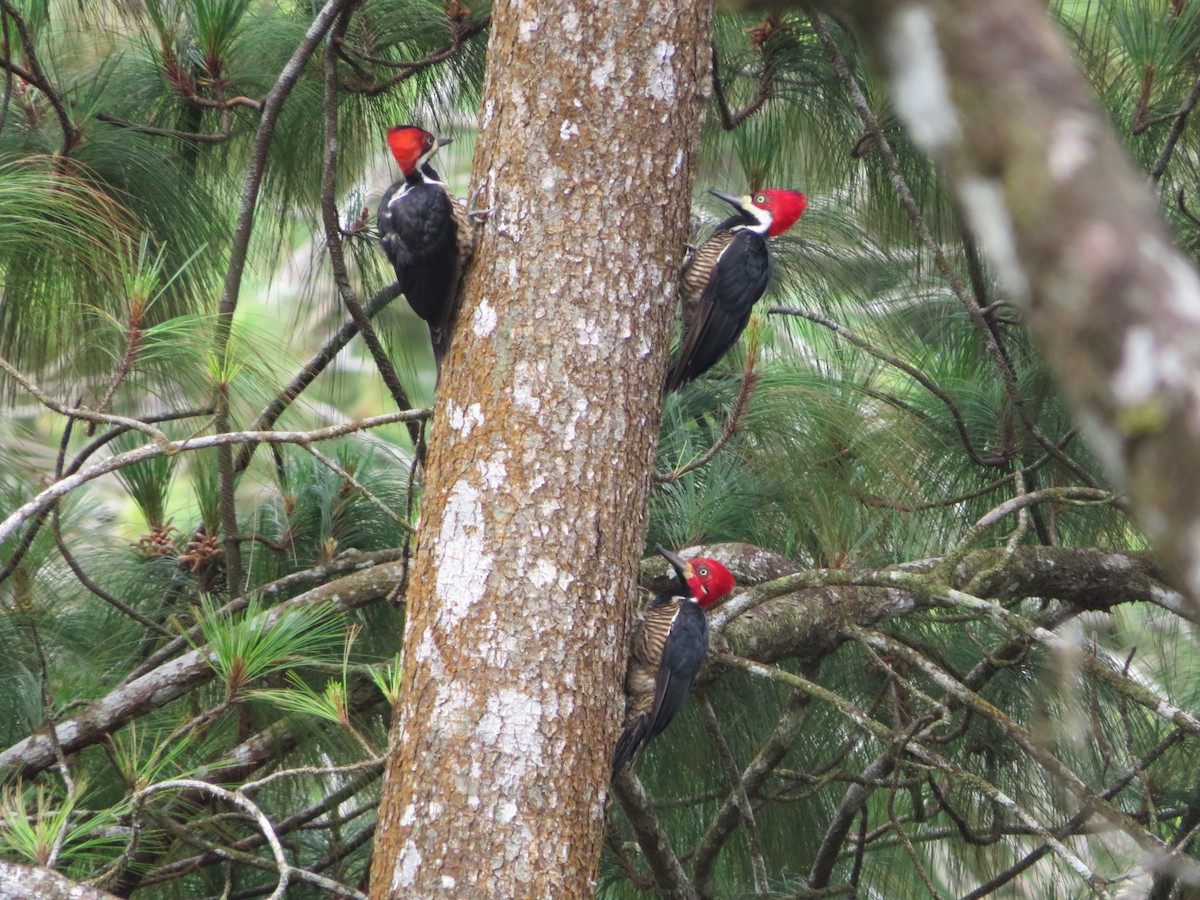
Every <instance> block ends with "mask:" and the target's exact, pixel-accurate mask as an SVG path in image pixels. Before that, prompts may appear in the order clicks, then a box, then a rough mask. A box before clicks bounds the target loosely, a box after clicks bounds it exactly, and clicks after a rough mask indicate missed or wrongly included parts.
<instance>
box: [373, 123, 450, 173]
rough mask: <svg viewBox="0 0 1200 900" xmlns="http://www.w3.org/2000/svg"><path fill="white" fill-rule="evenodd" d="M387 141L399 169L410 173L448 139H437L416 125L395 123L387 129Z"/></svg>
mask: <svg viewBox="0 0 1200 900" xmlns="http://www.w3.org/2000/svg"><path fill="white" fill-rule="evenodd" d="M387 142H388V146H389V147H390V148H391V150H392V156H394V157H396V162H397V164H399V166H400V171H401V172H403V173H404V174H405V175H410V174H412V172H413V171H415V170H416V168H417V167H418V166H420V165H421V163H423V162H425V160H427V159H428V158H429V157H430V156H432V155H433V153H434V151H435V150H437V148H438V147H441V146H444V145H445V144H448V143H450V139H449V138H443V139H438V138H436V137H434V136H433V135H432V134H430V133H429V132H428V131H426V130H425V129H424V128H418V127H417V126H416V125H397V126H395V127H394V128H389V129H388V133H387Z"/></svg>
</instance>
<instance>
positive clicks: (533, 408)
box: [512, 362, 542, 415]
mask: <svg viewBox="0 0 1200 900" xmlns="http://www.w3.org/2000/svg"><path fill="white" fill-rule="evenodd" d="M530 380H531V378H530V372H529V364H528V363H525V362H519V363H517V366H516V369H515V370H514V371H513V388H512V397H513V402H514V403H515V404H516V405H517V407H518V408H520V409H523V410H525V411H526V412H530V413H533V414H534V415H537V414H538V413H539V412H541V409H542V400H541V398H540V397H538V396H537V395H536V394H534V392H533V391H532V390H531V389H530V386H529V385H530Z"/></svg>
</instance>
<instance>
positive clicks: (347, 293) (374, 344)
mask: <svg viewBox="0 0 1200 900" xmlns="http://www.w3.org/2000/svg"><path fill="white" fill-rule="evenodd" d="M352 9H353V7H352V6H348V7H346V8H345V9H344V10H343V11H342V13H341V15H339V16H338V18H337V21H336V22H334V24H333V28H331V29H330V31H329V41H328V46H327V48H326V53H325V103H324V111H325V112H324V123H325V155H324V159H323V161H322V169H321V222H322V224H323V225H324V227H325V249H326V250H327V251H328V252H329V263H330V266H331V268H332V269H333V281H334V284H336V285H337V290H338V294H339V296H341V298H342V303H343V304H344V305H345V307H346V311H347V312H349V313H350V317H351V318H352V319H353V320H354V324H355V325H357V326H358V330H359V333H360V334H362V337H363V342H364V343H365V344H366V345H367V349H368V350H370V351H371V358H372V359H373V360H375V368H377V369H378V370H379V374H380V376H381V377H382V378H383V383H384V384H385V385H387V389H388V390H389V391H390V392H391V395H392V400H393V401H394V402H395V404H396V408H397V409H408V408H409V407H411V406H412V403H411V402H410V401H409V399H408V393H407V392H406V391H405V390H404V385H402V384H401V383H400V376H399V375H397V374H396V367H395V366H393V365H392V360H391V358H390V357H389V356H388V355H387V351H385V350H384V349H383V345H382V344H381V343H380V342H379V338H378V337H376V335H375V329H374V328H372V327H371V320H370V319H369V318H368V317H367V314H366V313H365V312H364V311H363V308H362V304H360V303H359V302H358V295H357V294H356V293H355V291H354V288H353V287H352V286H351V284H350V273H349V271H348V270H347V269H346V258H345V256H344V255H343V253H342V229H341V225H340V223H339V222H338V210H337V201H336V199H335V198H334V192H335V191H336V190H337V160H338V77H337V63H338V54H337V52H336V50H337V46H338V45H339V44H340V43H341V41H342V37H343V36H344V35H345V33H346V27H347V26H348V25H349V24H350V16H351V11H352ZM408 434H409V437H411V438H412V442H413V446H414V447H416V446H417V445H418V443H419V442H420V439H421V426H420V424H419V423H417V422H409V423H408Z"/></svg>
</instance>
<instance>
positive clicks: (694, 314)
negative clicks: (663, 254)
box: [664, 191, 808, 393]
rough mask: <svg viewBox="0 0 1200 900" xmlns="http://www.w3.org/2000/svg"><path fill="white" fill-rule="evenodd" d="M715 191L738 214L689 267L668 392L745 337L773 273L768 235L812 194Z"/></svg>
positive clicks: (784, 225) (791, 219)
mask: <svg viewBox="0 0 1200 900" xmlns="http://www.w3.org/2000/svg"><path fill="white" fill-rule="evenodd" d="M709 193H710V194H712V195H714V196H716V197H720V198H721V199H722V200H724V201H725V202H726V203H729V204H730V205H732V206H733V208H734V209H735V210H737V213H736V215H733V216H730V217H729V218H728V219H726V220H725V221H724V222H722V223H721V224H720V225H718V226H717V230H716V231H715V232H714V233H713V235H712V236H711V237H710V238H709V239H708V240H706V241H705V242H704V243H703V244H701V245H700V246H699V247H698V248H697V249H696V251H695V252H694V253H692V255H691V257H690V258H689V259H688V261H687V263H686V264H685V265H684V267H683V279H682V281H683V286H682V294H683V333H682V337H681V338H680V344H679V353H678V355H677V356H676V358H675V360H674V361H673V362H672V363H671V367H670V369H668V371H667V381H666V386H665V388H664V391H665V392H666V393H670V392H671V391H675V390H678V389H679V388H680V387H681V386H682V385H684V384H686V383H687V382H689V381H691V380H692V379H693V378H695V377H696V376H698V375H701V374H703V373H704V372H707V371H708V370H709V369H711V368H712V367H713V365H714V364H715V363H716V362H717V360H719V359H720V358H721V357H722V356H724V355H725V353H726V351H728V350H729V348H730V347H732V346H733V344H734V342H736V341H737V339H738V338H739V337H740V336H741V334H742V330H743V329H744V328H745V327H746V323H747V322H749V321H750V311H751V309H753V307H754V304H755V303H757V302H758V300H759V298H761V297H762V295H763V292H764V291H766V289H767V282H768V280H770V277H771V254H770V252H769V251H768V249H767V238H769V237H778V236H779V235H781V234H783V233H784V232H785V231H787V230H788V229H789V228H791V227H792V225H794V224H795V222H796V220H797V219H799V218H800V216H801V215H803V214H804V209H805V207H806V206H808V198H806V197H805V196H804V195H803V194H801V193H798V192H797V191H757V192H756V193H754V194H751V195H749V196H746V197H732V196H730V195H729V194H723V193H721V192H720V191H709Z"/></svg>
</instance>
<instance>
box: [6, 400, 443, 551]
mask: <svg viewBox="0 0 1200 900" xmlns="http://www.w3.org/2000/svg"><path fill="white" fill-rule="evenodd" d="M430 414H431V411H430V410H428V409H409V410H404V411H402V412H396V413H387V414H385V415H382V416H372V417H370V418H367V419H363V420H361V421H359V422H344V423H342V424H339V425H330V426H328V427H327V428H318V429H315V430H314V431H234V432H228V433H224V434H210V435H204V436H201V437H193V438H187V439H185V440H180V441H172V440H164V441H161V442H158V443H153V444H146V445H144V446H142V447H138V448H136V449H134V450H129V451H126V452H125V453H118V454H116V455H114V456H110V457H109V458H108V459H106V460H103V461H102V462H98V463H94V464H93V465H91V466H88V467H87V468H86V469H83V470H82V471H80V472H77V473H76V474H74V475H71V476H68V477H66V478H63V479H62V480H60V481H57V482H55V483H54V484H52V485H50V487H48V488H46V489H45V490H43V491H42V492H41V493H39V494H38V495H37V496H36V497H34V498H33V499H32V500H30V501H28V502H27V503H25V504H24V505H22V506H21V507H20V508H18V509H17V510H16V511H15V512H13V513H12V514H11V515H9V517H8V518H7V519H5V520H4V521H3V522H0V543H2V542H4V541H6V540H8V539H9V538H10V537H11V536H12V535H13V534H14V533H15V531H16V529H17V528H19V527H20V526H21V524H22V523H23V522H26V521H28V520H29V519H30V518H32V517H33V516H35V515H39V514H40V513H41V512H42V511H44V510H47V509H49V508H50V505H51V504H53V503H55V502H56V501H57V500H58V499H59V498H60V497H63V496H65V495H67V494H69V493H70V492H71V491H73V490H75V489H76V488H78V487H80V486H81V485H84V484H87V483H88V482H89V481H94V480H95V479H97V478H99V477H101V476H102V475H107V474H109V473H110V472H115V471H117V470H118V469H123V468H125V467H126V466H130V465H133V464H134V463H139V462H142V461H144V460H147V459H154V458H156V457H159V456H174V455H175V454H176V453H185V452H189V451H192V450H204V449H207V448H209V447H232V446H234V445H236V444H309V443H314V442H317V441H325V440H329V439H330V438H337V437H343V436H345V435H347V434H353V433H355V432H357V431H366V430H369V429H371V428H378V427H380V426H382V425H392V424H395V423H400V422H411V421H415V420H419V419H424V418H428V416H429V415H430ZM139 424H142V423H139ZM237 537H238V531H237V530H236V529H235V530H234V531H232V532H231V533H230V539H231V540H232V541H233V543H235V544H236V543H237V542H238V541H237Z"/></svg>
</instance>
